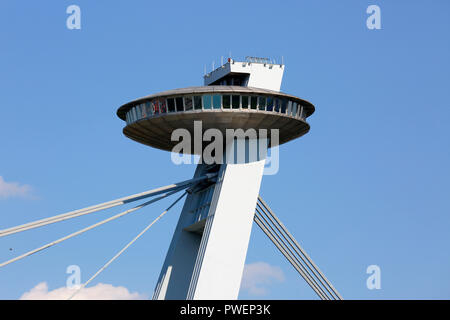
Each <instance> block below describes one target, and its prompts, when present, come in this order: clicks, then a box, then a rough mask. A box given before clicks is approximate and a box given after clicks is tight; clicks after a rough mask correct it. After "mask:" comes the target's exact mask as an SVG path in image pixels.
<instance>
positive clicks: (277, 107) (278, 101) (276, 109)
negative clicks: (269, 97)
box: [274, 99, 280, 112]
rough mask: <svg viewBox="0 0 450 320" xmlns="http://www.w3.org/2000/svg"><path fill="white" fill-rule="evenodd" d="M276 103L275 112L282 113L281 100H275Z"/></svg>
mask: <svg viewBox="0 0 450 320" xmlns="http://www.w3.org/2000/svg"><path fill="white" fill-rule="evenodd" d="M274 101H275V112H280V99H274Z"/></svg>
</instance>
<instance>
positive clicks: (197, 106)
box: [194, 96, 202, 110]
mask: <svg viewBox="0 0 450 320" xmlns="http://www.w3.org/2000/svg"><path fill="white" fill-rule="evenodd" d="M201 108H202V97H201V96H194V109H195V110H198V109H201Z"/></svg>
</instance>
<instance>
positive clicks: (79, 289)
mask: <svg viewBox="0 0 450 320" xmlns="http://www.w3.org/2000/svg"><path fill="white" fill-rule="evenodd" d="M186 194H187V191H185V192H184V193H183V194H182V195H181V196H180V197H178V199H176V200H175V201H174V202H173V203H172V204H171V205H170V206H169V207H168V208H167V209H166V210H164V211H163V212H162V213H161V214H160V215H159V216H158V217H157V218H156V219H155V220H153V221H152V222H151V223H150V224H149V225H148V226H146V227H145V228H144V229H143V230H142V231H141V232H140V233H139V234H138V235H137V236H136V237H134V239H133V240H131V241H130V242H129V243H128V244H127V245H126V246H125V247H123V248H122V249H121V250H120V251H119V252H118V253H117V254H116V255H115V256H114V257H112V258H111V259H110V260H109V261H108V262H107V263H106V264H105V265H104V266H103V267H101V268H100V269H99V270H98V271H97V272H96V273H95V274H94V275H93V276H92V277H91V278H90V279H89V280H88V281H86V282H85V283H84V284H83V285H81V287H79V288H78V289H77V290H76V291H75V292H74V293H73V294H72V295H71V296H70V297H69V298H68V300H71V299H72V298H73V297H74V296H75V295H77V294H78V292H80V291H81V289H83V288H85V287H86V286H87V285H88V284H89V283H90V282H91V281H92V280H94V279H95V278H96V277H97V276H98V275H99V274H100V273H101V272H102V271H103V270H105V269H106V268H107V267H108V266H109V265H110V264H111V263H112V262H113V261H114V260H116V259H117V258H118V257H119V256H120V255H121V254H122V253H123V252H125V250H127V249H128V248H129V247H130V246H131V245H132V244H133V243H134V242H135V241H136V240H137V239H139V238H140V237H141V236H142V235H143V234H144V233H145V232H147V230H148V229H150V227H151V226H152V225H153V224H154V223H155V222H156V221H158V220H159V219H161V218H162V217H163V216H164V215H165V214H166V213H167V212H168V211H169V210H170V209H171V208H172V207H173V206H174V205H175V204H177V202H178V201H180V200H181V199H182V198H183V197H184V196H185V195H186Z"/></svg>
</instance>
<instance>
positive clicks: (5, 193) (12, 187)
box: [0, 176, 31, 199]
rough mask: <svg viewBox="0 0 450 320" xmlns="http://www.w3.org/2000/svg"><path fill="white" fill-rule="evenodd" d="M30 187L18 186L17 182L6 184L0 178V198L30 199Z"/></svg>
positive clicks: (0, 177)
mask: <svg viewBox="0 0 450 320" xmlns="http://www.w3.org/2000/svg"><path fill="white" fill-rule="evenodd" d="M30 193H31V187H30V186H29V185H26V184H23V185H20V184H19V183H17V182H6V181H5V180H4V179H3V177H2V176H0V198H5V199H6V198H11V197H30V196H31V194H30Z"/></svg>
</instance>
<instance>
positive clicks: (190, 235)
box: [153, 159, 265, 300]
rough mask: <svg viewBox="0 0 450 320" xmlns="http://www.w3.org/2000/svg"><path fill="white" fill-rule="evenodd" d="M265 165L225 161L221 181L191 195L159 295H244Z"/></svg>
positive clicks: (191, 297) (201, 168) (199, 169)
mask: <svg viewBox="0 0 450 320" xmlns="http://www.w3.org/2000/svg"><path fill="white" fill-rule="evenodd" d="M264 164H265V159H257V160H256V161H253V162H245V163H228V164H221V165H220V166H217V167H216V168H218V181H217V183H216V184H213V185H211V186H209V187H206V188H205V189H203V190H201V191H199V192H197V193H193V194H190V195H189V196H188V198H187V199H186V202H185V205H184V207H183V210H182V212H181V215H180V219H179V221H178V225H177V227H176V230H175V232H174V235H173V238H172V242H171V244H170V248H169V251H168V253H167V256H166V259H165V262H164V265H163V268H162V270H161V274H160V276H159V279H158V283H157V286H156V289H155V293H154V296H153V299H187V300H203V299H209V300H211V299H237V298H238V294H239V289H240V284H241V279H242V274H243V271H244V264H245V258H246V255H247V248H248V243H249V239H250V233H251V229H252V225H253V218H254V212H255V207H256V202H257V199H258V194H259V189H260V184H261V179H262V175H263V172H264ZM211 168H214V166H208V165H206V164H199V165H198V166H197V170H196V173H195V176H200V175H203V174H205V172H207V170H211ZM195 176H194V177H195Z"/></svg>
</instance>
